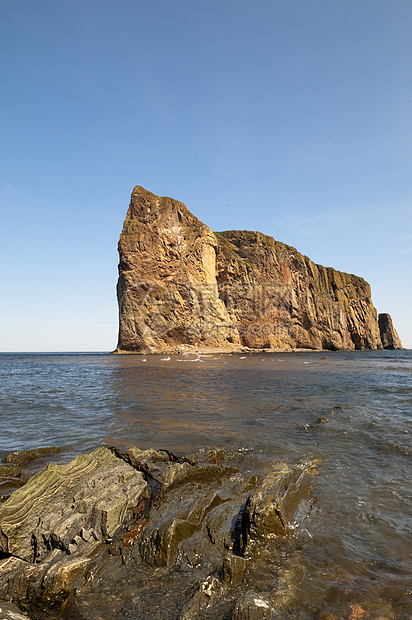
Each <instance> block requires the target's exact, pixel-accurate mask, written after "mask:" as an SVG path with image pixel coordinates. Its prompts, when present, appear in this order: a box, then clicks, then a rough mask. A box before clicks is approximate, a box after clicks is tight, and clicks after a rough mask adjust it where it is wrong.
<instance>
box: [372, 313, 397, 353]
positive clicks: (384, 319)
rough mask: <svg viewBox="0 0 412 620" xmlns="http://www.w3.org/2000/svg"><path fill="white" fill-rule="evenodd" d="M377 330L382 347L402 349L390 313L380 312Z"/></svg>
mask: <svg viewBox="0 0 412 620" xmlns="http://www.w3.org/2000/svg"><path fill="white" fill-rule="evenodd" d="M378 323H379V330H380V334H381V341H382V346H383V348H384V349H402V348H403V347H402V343H401V339H400V338H399V336H398V332H397V331H396V329H395V326H394V324H393V321H392V317H391V315H390V314H387V313H386V312H385V313H382V314H380V315H379V316H378Z"/></svg>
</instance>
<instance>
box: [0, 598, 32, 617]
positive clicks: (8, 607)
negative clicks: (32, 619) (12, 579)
mask: <svg viewBox="0 0 412 620" xmlns="http://www.w3.org/2000/svg"><path fill="white" fill-rule="evenodd" d="M0 620H29V616H26V614H23V613H22V612H21V610H20V609H19V608H18V607H17V605H14V603H9V602H8V601H0Z"/></svg>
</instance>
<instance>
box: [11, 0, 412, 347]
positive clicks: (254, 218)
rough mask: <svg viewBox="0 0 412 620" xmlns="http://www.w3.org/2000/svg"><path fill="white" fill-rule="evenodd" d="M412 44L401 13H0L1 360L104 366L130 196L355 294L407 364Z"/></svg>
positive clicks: (62, 9) (61, 1)
mask: <svg viewBox="0 0 412 620" xmlns="http://www.w3.org/2000/svg"><path fill="white" fill-rule="evenodd" d="M411 31H412V2H411V0H196V1H195V0H174V1H173V2H171V1H170V0H150V1H149V0H116V2H114V1H113V0H110V1H108V0H82V1H81V2H80V1H79V0H70V2H68V1H67V0H35V1H33V0H0V46H1V87H2V96H1V116H0V124H1V133H0V144H1V149H0V156H1V166H0V208H1V226H0V253H1V257H0V259H1V271H0V274H1V275H0V286H1V299H2V302H1V306H0V350H1V351H65V350H67V351H83V350H86V351H87V350H89V351H93V350H96V351H98V350H106V351H109V350H112V349H114V347H115V346H116V339H117V302H116V295H115V286H116V280H117V260H118V257H117V241H118V237H119V234H120V231H121V228H122V225H123V220H124V217H125V215H126V211H127V207H128V203H129V198H130V194H131V191H132V189H133V187H134V185H136V184H140V185H143V186H144V187H146V188H147V189H149V190H151V191H153V192H154V193H156V194H161V195H168V196H172V197H174V198H176V199H178V200H181V201H182V202H184V203H185V204H186V205H187V206H188V207H189V209H190V210H191V211H192V212H193V213H194V214H195V215H196V216H197V217H199V218H200V219H201V220H203V221H204V222H205V223H206V224H208V225H209V226H210V227H211V228H212V229H213V230H225V229H233V228H237V229H252V230H260V231H262V232H264V233H266V234H269V235H272V236H274V237H275V238H276V239H278V240H280V241H283V242H285V243H288V244H290V245H293V246H294V247H296V248H297V249H298V250H299V251H300V252H302V253H304V254H306V255H308V256H309V257H310V258H311V259H312V260H314V261H315V262H317V263H321V264H323V265H327V266H329V265H330V266H333V267H335V268H337V269H340V270H342V271H348V272H350V273H356V274H357V275H360V276H362V277H364V278H365V279H366V280H368V282H369V283H370V284H371V286H372V298H373V301H374V304H375V306H376V308H377V310H378V312H389V313H390V314H392V317H393V319H394V322H395V326H396V328H397V329H398V332H399V335H400V336H401V338H402V340H403V343H404V346H407V347H412V322H411V318H412V317H411V314H412V312H411V307H412V286H411V284H412V277H411V268H412V226H411V224H412V209H411V204H412V174H411V173H412V71H411V66H412V37H411Z"/></svg>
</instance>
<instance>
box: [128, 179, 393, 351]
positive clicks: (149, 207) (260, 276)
mask: <svg viewBox="0 0 412 620" xmlns="http://www.w3.org/2000/svg"><path fill="white" fill-rule="evenodd" d="M119 256H120V262H119V280H118V286H117V295H118V302H119V340H118V345H117V352H152V353H156V352H167V351H173V350H176V348H180V347H182V346H190V347H198V348H207V347H210V348H219V349H221V350H229V349H232V350H233V349H234V350H236V349H240V348H241V347H249V348H252V349H261V348H309V349H332V350H336V349H381V348H382V342H381V335H380V331H379V326H378V321H377V314H376V310H375V308H374V306H373V304H372V300H371V291H370V286H369V284H368V283H367V282H365V280H363V279H362V278H360V277H358V276H355V275H351V274H347V273H343V272H340V271H336V270H335V269H333V268H331V267H323V266H322V265H316V264H315V263H313V262H312V261H311V260H310V259H309V258H308V257H307V256H303V255H302V254H300V253H299V252H298V251H297V250H295V248H293V247H290V246H287V245H285V244H284V243H281V242H279V241H275V239H273V238H272V237H268V236H267V235H264V234H262V233H259V232H251V231H226V232H220V233H213V232H212V231H211V229H210V228H209V227H208V226H206V225H205V224H203V223H202V222H200V221H199V220H198V219H197V218H196V217H195V216H194V215H192V213H191V212H190V211H189V210H188V209H187V207H186V206H185V205H184V204H182V203H181V202H178V201H176V200H173V199H171V198H166V197H159V196H155V195H154V194H152V193H150V192H148V191H146V190H145V189H143V188H142V187H139V186H136V187H135V188H134V190H133V193H132V197H131V202H130V206H129V210H128V212H127V216H126V220H125V222H124V226H123V231H122V233H121V235H120V241H119Z"/></svg>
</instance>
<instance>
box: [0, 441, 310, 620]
mask: <svg viewBox="0 0 412 620" xmlns="http://www.w3.org/2000/svg"><path fill="white" fill-rule="evenodd" d="M236 458H237V456H236V454H235V455H232V454H231V453H230V452H229V453H225V452H224V451H222V450H212V451H210V452H209V453H207V454H203V456H202V457H201V458H196V459H195V458H193V457H191V458H178V457H176V456H175V455H174V454H172V453H170V452H168V451H166V450H159V451H156V450H153V449H150V450H140V449H139V448H136V447H133V448H130V449H129V450H128V451H126V452H122V451H119V450H117V449H115V448H111V449H108V448H99V449H97V450H95V451H94V452H92V453H91V454H89V455H81V456H79V457H76V458H75V459H74V460H73V461H72V462H71V463H68V464H66V465H60V466H59V465H54V464H51V465H49V466H48V467H47V468H46V469H45V470H44V471H42V472H39V473H38V474H36V475H35V476H34V477H33V478H32V479H31V480H30V481H29V482H28V483H27V484H26V485H25V486H23V487H22V488H20V489H18V490H16V491H15V492H14V493H13V494H12V495H11V496H10V498H9V499H7V500H6V501H5V502H4V503H3V504H0V599H5V600H8V599H10V598H11V597H13V600H14V602H15V603H18V604H19V605H21V606H22V608H23V610H27V611H29V613H30V616H31V617H36V618H43V617H44V618H46V617H47V618H48V617H51V616H50V615H49V612H50V609H49V610H48V609H47V607H48V606H50V605H54V609H55V611H56V613H57V615H53V617H56V618H57V617H58V618H69V617H70V618H83V619H84V620H95V619H96V618H107V619H112V618H113V619H114V618H126V617H127V618H129V617H134V618H141V619H142V620H146V619H147V620H149V618H150V620H160V619H162V618H180V620H191V619H193V620H194V618H203V617H205V618H221V617H222V618H223V617H225V618H226V617H228V618H229V617H232V618H238V620H239V619H240V618H249V617H259V618H260V617H261V616H260V615H259V616H256V615H253V616H251V615H247V613H251V612H252V611H253V612H254V613H255V612H256V613H257V612H258V611H259V609H260V607H262V608H264V609H265V610H267V612H268V614H269V613H271V612H272V611H273V609H274V608H275V607H276V608H279V606H282V605H283V601H284V594H283V591H282V592H278V591H277V589H276V588H274V587H273V584H274V583H275V581H274V580H275V579H276V578H277V575H278V573H279V571H281V570H282V567H283V563H284V561H285V558H286V556H287V555H288V554H289V553H293V550H294V549H295V547H296V545H297V539H296V536H295V535H294V536H292V533H295V534H296V528H297V527H298V526H299V524H301V523H302V522H303V521H305V522H306V519H308V518H309V515H310V512H311V501H310V489H311V485H312V475H313V474H314V473H315V469H314V468H315V466H316V463H311V462H310V461H308V460H306V461H305V462H304V463H303V462H302V463H295V464H287V463H278V464H277V465H276V466H275V467H274V468H273V470H272V471H270V472H269V473H268V474H267V475H266V476H264V477H261V476H260V475H259V474H251V472H250V470H249V469H248V468H245V470H243V469H242V468H241V467H239V466H238V465H240V464H241V463H238V462H237V461H236ZM262 574H265V575H267V578H268V580H269V581H268V582H269V583H270V584H272V587H271V589H270V592H266V589H267V588H266V586H265V585H262ZM287 604H289V601H288V602H287ZM2 605H3V602H2V600H0V608H2ZM256 606H257V607H256ZM59 607H60V610H59ZM255 607H256V609H255ZM56 608H57V609H56ZM245 610H246V611H247V610H249V611H247V613H246V611H245ZM9 611H10V610H7V613H9ZM31 614H33V615H31ZM245 614H246V615H245ZM2 617H16V620H17V618H20V616H19V615H17V616H8V615H7V616H2ZM22 617H24V616H22ZM262 617H266V616H262ZM268 617H272V615H268Z"/></svg>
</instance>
